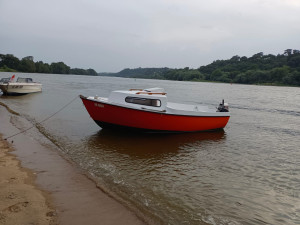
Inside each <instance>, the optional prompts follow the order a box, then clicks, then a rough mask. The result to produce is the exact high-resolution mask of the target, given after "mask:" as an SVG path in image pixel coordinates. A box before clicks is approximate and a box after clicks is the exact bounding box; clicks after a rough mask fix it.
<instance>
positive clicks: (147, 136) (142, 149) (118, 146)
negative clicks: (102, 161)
mask: <svg viewBox="0 0 300 225" xmlns="http://www.w3.org/2000/svg"><path fill="white" fill-rule="evenodd" d="M225 139H226V133H225V132H224V130H223V129H221V130H218V131H211V132H197V133H177V134H164V133H163V134H162V133H130V132H122V131H116V130H109V129H108V130H107V129H102V130H100V131H98V132H97V133H96V134H94V135H92V136H90V137H89V138H88V139H87V140H86V144H87V146H88V149H89V150H90V151H91V152H93V153H94V154H96V155H97V154H101V152H102V151H111V152H117V153H119V154H125V155H128V156H132V157H141V158H144V157H146V158H148V157H149V158H151V157H161V156H162V155H169V154H177V153H179V152H180V151H187V149H189V150H193V149H199V148H200V149H201V148H205V146H206V145H210V144H213V143H217V142H218V144H221V143H220V142H223V141H225Z"/></svg>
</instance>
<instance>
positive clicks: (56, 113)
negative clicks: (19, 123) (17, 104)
mask: <svg viewBox="0 0 300 225" xmlns="http://www.w3.org/2000/svg"><path fill="white" fill-rule="evenodd" d="M77 98H78V97H77V96H76V97H75V98H73V99H72V100H71V101H70V102H68V103H67V104H66V105H64V106H63V107H62V108H60V109H59V110H58V111H56V112H55V113H53V114H52V115H50V116H48V117H47V118H45V119H43V120H41V121H40V122H37V123H36V124H41V123H43V122H45V121H47V120H48V119H50V118H51V117H53V116H55V115H56V114H57V113H59V112H60V111H62V110H63V109H65V108H66V107H67V106H68V105H70V104H71V103H72V102H74V101H75V100H76V99H77ZM3 106H4V107H6V108H7V109H8V106H6V105H5V104H3ZM8 111H9V110H8ZM18 115H19V114H18ZM33 127H35V125H32V126H31V127H28V128H27V129H25V130H22V131H20V132H18V133H16V134H13V135H11V136H9V137H6V138H4V140H7V139H9V138H12V137H14V136H17V135H19V134H22V133H24V132H26V131H28V130H30V129H31V128H33Z"/></svg>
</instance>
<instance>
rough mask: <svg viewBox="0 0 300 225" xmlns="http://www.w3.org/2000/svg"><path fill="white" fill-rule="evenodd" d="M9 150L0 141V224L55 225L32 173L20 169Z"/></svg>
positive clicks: (51, 210) (42, 192) (53, 213)
mask: <svg viewBox="0 0 300 225" xmlns="http://www.w3.org/2000/svg"><path fill="white" fill-rule="evenodd" d="M0 138H1V136H0ZM12 150H13V149H12V148H11V147H10V145H9V144H8V143H7V142H6V141H4V140H2V139H1V140H0V224H7V225H9V224H11V225H15V224H41V225H42V224H57V222H56V217H55V211H54V209H53V208H52V207H50V206H49V204H50V199H49V194H48V193H46V192H44V191H41V190H39V189H38V188H37V187H36V185H35V183H34V180H35V176H34V174H33V172H32V171H30V170H28V169H25V168H22V167H21V166H20V162H19V161H18V160H17V159H16V157H15V156H14V155H12V154H10V153H9V152H11V151H12Z"/></svg>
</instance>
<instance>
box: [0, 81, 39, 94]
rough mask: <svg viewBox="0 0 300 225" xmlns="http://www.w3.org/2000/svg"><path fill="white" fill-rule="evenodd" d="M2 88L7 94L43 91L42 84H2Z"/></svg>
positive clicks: (0, 87) (0, 86)
mask: <svg viewBox="0 0 300 225" xmlns="http://www.w3.org/2000/svg"><path fill="white" fill-rule="evenodd" d="M0 89H1V90H2V92H3V94H5V95H26V94H30V93H36V92H41V91H42V85H41V84H34V85H32V84H26V83H25V84H21V83H20V84H0Z"/></svg>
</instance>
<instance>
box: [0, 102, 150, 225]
mask: <svg viewBox="0 0 300 225" xmlns="http://www.w3.org/2000/svg"><path fill="white" fill-rule="evenodd" d="M11 117H18V116H17V115H13V114H11V113H9V112H7V110H6V109H5V108H4V107H2V106H0V133H2V134H3V137H6V136H8V135H11V134H14V133H17V132H18V131H19V130H18V129H17V128H16V127H14V126H13V125H12V123H11V122H10V120H11ZM9 141H10V142H11V141H13V143H12V144H11V145H12V147H13V152H12V153H13V154H14V155H16V157H15V156H13V155H11V154H9V153H8V151H9V148H8V145H7V143H5V142H3V140H1V141H0V143H1V144H0V149H1V156H0V157H1V158H0V160H1V161H0V162H1V164H0V167H1V173H0V177H1V179H0V224H61V225H64V224H72V225H76V224H78V225H79V224H80V225H81V224H89V225H93V224H105V225H110V224H111V225H113V224H131V225H140V224H145V222H144V221H143V220H142V219H140V217H138V216H137V215H136V214H135V213H134V212H133V211H131V210H130V209H129V208H127V207H125V206H124V205H123V204H121V203H120V202H119V201H117V200H115V199H114V198H112V197H111V196H109V195H108V194H107V193H105V192H103V191H102V190H101V189H99V188H98V187H97V185H96V184H95V183H94V182H93V181H92V180H91V179H89V178H88V177H87V176H86V175H85V174H84V172H83V171H81V170H80V169H79V168H77V167H76V166H75V165H73V164H72V162H69V161H67V160H66V159H64V158H63V157H62V156H61V155H60V154H59V152H58V151H57V150H56V149H54V148H53V147H52V148H53V149H51V147H49V146H47V147H46V146H44V145H41V144H39V143H38V142H36V141H34V139H33V138H30V136H28V135H24V134H20V135H18V136H15V137H13V138H12V139H9ZM19 161H20V162H19ZM11 166H14V167H15V168H14V170H13V172H9V171H10V167H11ZM24 168H26V169H24ZM2 177H3V178H2ZM14 178H17V180H16V179H14ZM16 183H18V184H20V186H19V187H17V185H15V184H16ZM27 186H28V189H30V191H29V190H28V191H25V190H27ZM47 193H48V194H47ZM21 194H22V195H23V196H21ZM26 210H27V211H29V210H31V212H32V213H27V211H26ZM22 212H24V213H23V214H24V215H23V216H22ZM26 218H27V219H28V222H26V223H23V222H22V223H18V222H14V221H17V220H18V219H19V221H25V220H24V219H26Z"/></svg>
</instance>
